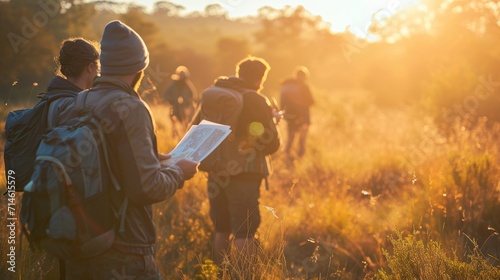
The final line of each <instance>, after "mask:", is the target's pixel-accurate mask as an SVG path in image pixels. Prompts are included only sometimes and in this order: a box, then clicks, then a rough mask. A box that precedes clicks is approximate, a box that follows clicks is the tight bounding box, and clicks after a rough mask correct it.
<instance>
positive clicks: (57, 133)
mask: <svg viewBox="0 0 500 280" xmlns="http://www.w3.org/2000/svg"><path fill="white" fill-rule="evenodd" d="M89 92H92V90H90V91H83V92H81V93H80V94H78V96H77V98H76V101H75V108H74V109H73V110H75V112H76V113H77V114H76V116H75V117H73V118H71V119H70V120H68V121H66V122H65V123H64V124H62V125H58V126H56V127H53V128H52V129H51V130H50V131H49V132H48V133H47V134H45V135H44V136H43V138H42V141H41V143H40V145H39V147H38V150H37V154H36V161H35V168H34V172H33V175H32V177H31V180H30V182H29V183H28V185H26V187H25V189H24V194H23V199H22V208H21V225H22V230H23V233H24V234H25V235H26V237H27V238H28V241H29V242H30V246H31V248H32V249H43V250H44V251H46V252H48V253H50V254H51V255H54V256H56V257H57V258H59V259H79V258H88V257H93V256H96V255H98V254H100V253H102V252H104V251H105V250H107V249H109V248H110V247H111V246H112V245H113V242H114V240H115V236H116V232H118V231H119V232H123V231H124V217H125V212H126V209H127V205H128V200H127V199H126V198H125V199H124V200H123V203H122V205H121V206H120V209H113V206H112V205H111V196H113V195H116V194H117V192H118V191H120V190H121V189H120V186H119V184H118V182H117V180H116V178H115V177H114V176H113V174H112V172H111V168H110V165H109V158H108V153H107V148H108V145H107V144H106V137H105V135H104V131H103V129H102V127H101V120H100V119H99V118H98V117H97V115H96V112H100V110H105V109H107V108H108V107H109V106H108V105H110V104H111V103H112V102H114V101H116V100H117V99H116V95H113V94H112V93H108V94H105V95H104V97H103V98H102V99H101V100H100V103H99V104H97V105H96V106H95V107H94V106H88V105H87V104H85V103H86V99H87V96H88V94H89Z"/></svg>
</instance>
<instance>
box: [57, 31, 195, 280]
mask: <svg viewBox="0 0 500 280" xmlns="http://www.w3.org/2000/svg"><path fill="white" fill-rule="evenodd" d="M100 60H101V77H97V78H96V79H95V80H94V85H93V87H92V88H91V89H90V90H89V91H88V93H86V95H85V96H84V97H83V98H84V102H85V107H86V108H90V109H92V108H97V107H98V108H99V110H94V111H93V114H94V117H95V118H96V119H97V120H99V121H101V122H102V128H103V132H104V134H105V135H104V136H105V139H106V140H107V141H106V142H107V151H108V155H109V167H110V170H111V172H112V173H113V175H114V177H115V178H116V181H117V183H118V185H119V186H120V190H118V191H117V190H115V189H114V188H111V189H108V190H107V191H108V192H110V197H111V198H110V199H109V202H108V203H109V204H110V206H111V207H112V208H113V210H114V211H115V212H118V213H122V215H121V216H120V217H119V218H118V217H117V218H115V219H116V220H114V221H112V222H114V224H116V225H120V226H117V228H116V229H114V235H113V238H110V240H109V241H108V244H112V245H110V246H111V247H110V248H104V250H105V251H103V252H102V253H101V254H98V255H96V256H94V257H90V258H84V259H78V258H77V259H67V260H66V279H68V280H74V279H82V280H83V279H85V280H86V279H93V280H104V279H106V280H108V279H143V280H146V279H147V280H159V279H161V275H160V272H159V269H158V267H157V265H156V262H155V257H154V255H155V243H156V239H157V236H156V229H155V225H154V223H153V204H154V203H158V202H161V201H164V200H166V199H169V198H170V197H172V196H173V195H174V194H175V193H176V192H177V190H179V189H181V188H182V187H183V186H184V182H185V181H186V180H188V179H190V178H192V177H193V176H194V174H195V173H196V172H197V171H198V163H196V162H192V161H189V160H186V159H181V160H179V161H176V162H175V163H170V162H168V158H169V156H168V155H162V154H160V153H159V152H158V147H157V140H156V134H155V129H154V126H153V124H154V123H155V121H154V118H153V115H152V114H151V111H150V110H149V107H148V106H147V104H146V103H145V102H144V101H143V100H142V99H141V97H140V95H139V94H138V93H137V88H138V86H139V85H140V82H141V79H142V77H143V76H144V70H145V69H146V68H147V66H148V64H149V52H148V48H147V47H146V44H145V43H144V41H143V40H142V38H141V36H139V34H137V32H135V31H134V30H133V29H132V28H130V27H129V26H127V25H125V24H124V23H122V22H120V21H112V22H110V23H108V24H107V25H106V27H105V28H104V32H103V35H102V39H101V53H100ZM110 100H112V101H113V102H108V101H110ZM110 185H111V186H112V185H113V184H111V183H110ZM100 206H101V207H103V208H105V207H107V206H109V205H100ZM123 213H125V214H123Z"/></svg>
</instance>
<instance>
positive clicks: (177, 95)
mask: <svg viewBox="0 0 500 280" xmlns="http://www.w3.org/2000/svg"><path fill="white" fill-rule="evenodd" d="M171 79H172V81H171V83H170V85H169V86H168V87H167V89H166V91H165V94H164V96H163V97H164V100H165V101H167V102H168V103H169V104H170V107H171V109H172V110H171V113H170V117H171V118H172V126H173V128H172V129H173V133H174V134H176V133H177V129H176V126H177V125H178V124H180V125H181V128H182V130H184V131H185V130H186V128H187V126H188V124H189V122H190V121H191V119H192V117H193V115H194V112H195V107H196V102H197V95H198V94H197V92H196V88H195V87H194V85H193V83H192V82H191V80H190V73H189V69H188V68H187V67H186V66H182V65H181V66H179V67H177V69H175V73H174V74H172V76H171Z"/></svg>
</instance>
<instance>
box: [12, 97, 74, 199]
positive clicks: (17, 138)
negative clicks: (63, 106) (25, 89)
mask: <svg viewBox="0 0 500 280" xmlns="http://www.w3.org/2000/svg"><path fill="white" fill-rule="evenodd" d="M66 97H76V93H75V92H63V91H58V92H52V93H50V94H46V95H45V96H44V97H43V98H42V100H40V102H38V103H37V104H36V105H35V106H34V107H33V108H30V109H20V110H14V111H12V112H9V114H8V115H7V119H6V121H5V137H6V141H5V149H4V163H5V174H6V176H5V177H6V178H8V175H11V174H13V173H12V172H14V174H15V178H16V185H15V190H16V191H23V189H24V186H25V185H26V184H28V182H29V181H30V179H31V174H32V173H33V167H34V164H35V158H36V151H37V149H38V145H39V143H40V140H41V138H42V135H43V134H44V133H45V132H46V130H47V129H48V124H47V119H48V114H49V106H50V104H51V103H52V102H53V101H55V100H57V99H60V98H66ZM8 172H11V174H7V173H8Z"/></svg>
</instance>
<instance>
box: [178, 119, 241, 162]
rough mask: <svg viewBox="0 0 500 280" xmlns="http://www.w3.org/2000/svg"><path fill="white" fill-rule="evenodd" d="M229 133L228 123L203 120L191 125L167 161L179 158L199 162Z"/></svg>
mask: <svg viewBox="0 0 500 280" xmlns="http://www.w3.org/2000/svg"><path fill="white" fill-rule="evenodd" d="M230 133H231V128H230V126H228V125H223V124H219V123H214V122H209V121H206V120H203V121H201V122H200V124H199V125H193V126H191V128H190V129H189V130H188V132H187V133H186V135H184V137H182V139H181V141H180V142H179V143H178V144H177V146H176V147H175V148H174V149H173V150H172V151H171V152H170V153H169V154H170V155H171V156H172V157H171V158H170V159H169V160H168V162H169V163H174V162H176V161H178V160H180V159H183V158H184V159H188V160H191V161H194V162H200V161H202V160H203V159H205V158H206V157H207V156H208V155H209V154H210V153H211V152H212V151H213V150H215V148H217V147H218V146H219V145H220V143H222V141H223V140H224V139H226V137H227V136H228V135H229V134H230Z"/></svg>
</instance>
